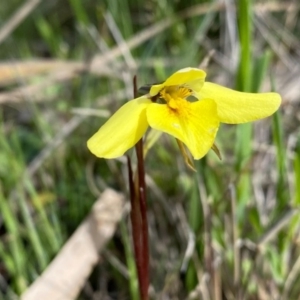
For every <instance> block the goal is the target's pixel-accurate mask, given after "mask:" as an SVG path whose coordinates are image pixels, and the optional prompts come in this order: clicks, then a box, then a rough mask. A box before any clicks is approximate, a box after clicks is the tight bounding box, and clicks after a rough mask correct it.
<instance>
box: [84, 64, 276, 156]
mask: <svg viewBox="0 0 300 300" xmlns="http://www.w3.org/2000/svg"><path fill="white" fill-rule="evenodd" d="M205 77H206V73H205V72H204V71H203V70H200V69H197V68H184V69H181V70H179V71H177V72H175V73H174V74H173V75H171V76H170V77H169V78H168V79H167V80H166V81H165V82H163V83H161V84H155V85H152V86H151V88H150V91H149V93H148V94H146V95H144V96H141V97H139V98H136V99H133V100H130V101H128V102H127V103H126V104H124V105H123V106H122V107H121V108H120V109H119V110H118V111H117V112H116V113H115V114H114V115H113V116H112V117H111V118H110V119H109V120H108V121H107V122H106V123H105V124H104V125H103V126H102V127H101V128H100V129H99V130H98V131H97V132H96V133H95V134H94V135H93V136H92V137H91V138H90V139H89V140H88V142H87V145H88V148H89V150H90V151H91V152H92V153H93V154H94V155H96V156H98V157H103V158H116V157H120V156H122V155H123V154H124V153H125V152H126V151H127V150H128V149H130V148H131V147H133V146H134V145H135V144H136V143H137V142H138V141H139V140H140V139H141V138H142V136H143V135H144V134H145V132H146V130H147V128H148V127H149V126H150V127H151V128H153V129H156V130H159V131H162V132H165V133H168V134H169V135H172V136H173V137H175V138H176V139H178V140H179V141H181V142H182V143H183V144H185V145H186V147H187V148H188V149H189V151H190V152H191V154H192V156H193V157H194V159H200V158H202V157H203V156H204V155H206V153H207V152H208V151H209V149H211V148H212V147H213V149H214V147H215V146H214V140H215V137H216V134H217V132H218V129H219V125H220V123H227V124H240V123H247V122H252V121H255V120H259V119H262V118H265V117H268V116H270V115H272V114H273V113H274V112H275V111H276V110H277V109H278V108H279V106H280V103H281V97H280V95H279V94H277V93H243V92H238V91H234V90H232V89H228V88H225V87H223V86H220V85H218V84H215V83H211V82H205ZM191 98H193V99H196V101H194V100H193V101H191ZM153 99H156V100H157V99H160V101H159V102H154V101H152V100H153Z"/></svg>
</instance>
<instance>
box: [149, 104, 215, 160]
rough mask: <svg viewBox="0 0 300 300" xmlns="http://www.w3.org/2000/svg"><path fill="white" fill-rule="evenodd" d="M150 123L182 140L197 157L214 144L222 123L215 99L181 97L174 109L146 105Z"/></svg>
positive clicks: (159, 105)
mask: <svg viewBox="0 0 300 300" xmlns="http://www.w3.org/2000/svg"><path fill="white" fill-rule="evenodd" d="M147 119H148V122H149V125H150V126H151V127H153V128H154V129H157V130H161V131H163V132H166V133H168V134H170V135H172V136H174V137H175V138H177V139H179V140H181V141H182V142H183V143H184V144H186V146H187V147H188V148H189V150H190V152H191V153H192V155H193V157H194V158H195V159H200V158H201V157H203V156H204V155H205V154H206V153H207V152H208V150H209V149H210V148H211V146H212V145H213V142H214V139H215V136H216V133H217V131H218V127H219V118H218V116H217V106H216V104H215V102H214V101H213V100H210V99H208V100H203V101H196V102H193V103H191V102H188V101H186V100H182V101H181V105H180V107H179V108H178V109H176V110H174V109H171V108H169V107H168V106H167V105H164V104H157V103H153V104H152V105H151V106H149V107H148V109H147Z"/></svg>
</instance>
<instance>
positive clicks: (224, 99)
mask: <svg viewBox="0 0 300 300" xmlns="http://www.w3.org/2000/svg"><path fill="white" fill-rule="evenodd" d="M199 95H200V99H207V98H209V99H213V100H214V101H215V102H216V103H217V107H218V115H219V118H220V122H222V123H228V124H239V123H246V122H251V121H255V120H258V119H262V118H265V117H268V116H270V115H272V114H273V113H274V112H275V111H276V110H277V109H278V107H279V106H280V103H281V97H280V95H279V94H277V93H257V94H254V93H242V92H238V91H234V90H231V89H228V88H225V87H223V86H220V85H218V84H214V83H211V82H205V83H204V85H203V87H202V89H201V91H200V93H199Z"/></svg>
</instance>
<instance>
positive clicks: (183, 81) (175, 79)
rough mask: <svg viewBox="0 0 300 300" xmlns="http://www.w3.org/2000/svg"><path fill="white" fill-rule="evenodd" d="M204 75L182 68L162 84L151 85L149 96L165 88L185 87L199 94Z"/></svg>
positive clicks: (196, 70)
mask: <svg viewBox="0 0 300 300" xmlns="http://www.w3.org/2000/svg"><path fill="white" fill-rule="evenodd" d="M205 77H206V73H205V72H204V71H203V70H200V69H196V68H184V69H181V70H179V71H177V72H175V73H174V74H172V75H171V76H170V77H169V78H168V79H167V80H166V81H165V82H164V83H162V84H156V85H153V86H152V87H151V89H150V96H151V97H153V96H155V95H157V94H158V93H159V92H160V91H161V90H162V89H163V88H164V87H165V86H177V85H180V86H186V87H188V88H190V89H192V90H193V91H194V92H199V91H200V90H201V88H202V86H203V83H204V80H205Z"/></svg>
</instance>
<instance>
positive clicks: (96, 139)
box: [87, 96, 152, 158]
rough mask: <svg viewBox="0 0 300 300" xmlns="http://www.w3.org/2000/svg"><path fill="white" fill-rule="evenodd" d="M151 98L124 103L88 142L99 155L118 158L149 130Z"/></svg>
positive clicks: (94, 152)
mask: <svg viewBox="0 0 300 300" xmlns="http://www.w3.org/2000/svg"><path fill="white" fill-rule="evenodd" d="M151 103H152V102H151V100H149V99H147V98H146V97H144V96H143V97H140V98H137V99H134V100H130V101H128V102H127V103H126V104H124V105H123V106H122V107H121V108H120V109H119V110H118V111H117V112H116V113H115V114H114V115H113V116H112V117H111V118H110V119H109V120H108V121H107V122H106V123H105V124H104V125H103V126H102V127H101V128H100V129H99V130H98V132H96V133H95V134H94V135H93V136H92V137H91V138H90V139H89V140H88V142H87V146H88V148H89V150H90V151H91V152H92V153H93V154H94V155H96V156H98V157H104V158H116V157H119V156H122V155H123V154H124V153H125V152H126V151H127V150H128V149H129V148H131V147H132V146H134V145H135V144H136V143H137V141H138V140H139V139H140V138H141V137H142V136H143V135H144V133H145V132H146V130H147V127H148V122H147V118H146V109H147V107H148V106H149V105H150V104H151Z"/></svg>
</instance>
